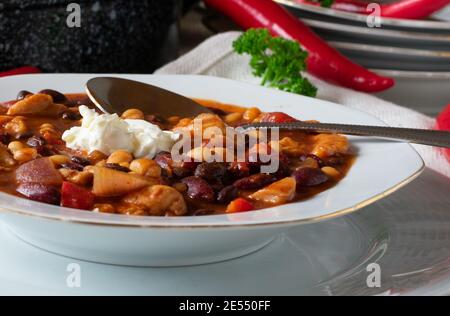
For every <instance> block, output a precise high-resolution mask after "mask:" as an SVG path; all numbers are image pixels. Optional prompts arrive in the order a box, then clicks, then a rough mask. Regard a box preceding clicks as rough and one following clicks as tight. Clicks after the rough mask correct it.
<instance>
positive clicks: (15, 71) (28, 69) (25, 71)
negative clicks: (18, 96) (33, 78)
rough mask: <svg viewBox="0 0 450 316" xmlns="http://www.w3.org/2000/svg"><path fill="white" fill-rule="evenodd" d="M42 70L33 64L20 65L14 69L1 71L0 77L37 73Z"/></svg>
mask: <svg viewBox="0 0 450 316" xmlns="http://www.w3.org/2000/svg"><path fill="white" fill-rule="evenodd" d="M40 72H41V71H40V70H39V69H38V68H36V67H31V66H25V67H20V68H16V69H12V70H8V71H5V72H0V77H8V76H15V75H25V74H37V73H40Z"/></svg>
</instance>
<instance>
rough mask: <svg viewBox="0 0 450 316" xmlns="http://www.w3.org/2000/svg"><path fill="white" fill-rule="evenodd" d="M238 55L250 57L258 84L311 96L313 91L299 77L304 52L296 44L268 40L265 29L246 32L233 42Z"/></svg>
mask: <svg viewBox="0 0 450 316" xmlns="http://www.w3.org/2000/svg"><path fill="white" fill-rule="evenodd" d="M233 48H234V50H235V51H236V52H237V53H238V54H249V55H250V56H251V61H250V66H251V67H252V69H253V74H254V75H255V76H257V77H262V83H261V84H262V85H264V86H270V87H275V88H278V89H280V90H283V91H288V92H292V93H297V94H302V95H306V96H311V97H314V96H316V94H317V88H316V87H314V86H313V85H312V84H311V82H310V81H309V80H308V79H306V78H304V77H303V76H302V73H301V72H302V71H305V70H306V58H307V57H308V53H307V52H305V51H304V50H302V48H301V47H300V44H299V43H298V42H296V41H291V40H287V39H284V38H281V37H272V36H271V35H270V33H269V31H268V30H267V29H249V30H248V31H247V32H245V33H244V34H242V35H241V36H240V37H239V38H238V39H237V40H236V41H235V42H234V43H233Z"/></svg>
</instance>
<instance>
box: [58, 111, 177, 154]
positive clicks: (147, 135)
mask: <svg viewBox="0 0 450 316" xmlns="http://www.w3.org/2000/svg"><path fill="white" fill-rule="evenodd" d="M79 111H80V114H81V116H82V117H83V121H82V125H81V127H78V126H77V127H72V128H71V129H70V130H67V131H66V132H65V133H64V134H63V136H62V139H63V140H64V141H65V142H66V146H67V147H68V148H71V149H76V150H86V151H87V152H89V153H91V152H93V151H95V150H98V151H101V152H102V153H104V154H106V155H111V154H112V153H113V152H114V151H116V150H126V151H128V152H129V153H131V154H133V156H134V157H135V158H148V159H153V158H154V157H155V156H156V155H157V154H158V153H160V152H162V151H171V149H172V147H173V145H174V144H175V142H176V141H177V140H178V139H179V134H177V133H173V132H169V131H163V130H161V129H160V128H159V126H157V125H155V124H152V123H149V122H147V121H144V120H123V119H121V118H120V117H119V116H118V115H117V114H102V115H100V114H98V113H97V112H95V111H94V110H91V109H89V108H88V107H87V106H80V108H79Z"/></svg>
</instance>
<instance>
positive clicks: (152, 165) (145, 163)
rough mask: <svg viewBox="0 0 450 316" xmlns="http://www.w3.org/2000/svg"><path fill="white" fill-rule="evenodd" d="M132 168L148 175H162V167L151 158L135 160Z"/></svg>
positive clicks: (153, 176)
mask: <svg viewBox="0 0 450 316" xmlns="http://www.w3.org/2000/svg"><path fill="white" fill-rule="evenodd" d="M129 168H130V170H131V171H133V172H135V173H137V174H139V175H141V176H146V177H151V178H159V177H160V176H161V167H160V166H159V165H158V164H157V163H156V162H155V161H154V160H150V159H136V160H133V161H132V162H131V164H130V166H129Z"/></svg>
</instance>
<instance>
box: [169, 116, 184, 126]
mask: <svg viewBox="0 0 450 316" xmlns="http://www.w3.org/2000/svg"><path fill="white" fill-rule="evenodd" d="M180 120H181V117H179V116H171V117H169V118H168V119H167V122H169V124H170V125H173V126H175V125H177V124H178V123H179V122H180Z"/></svg>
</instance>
